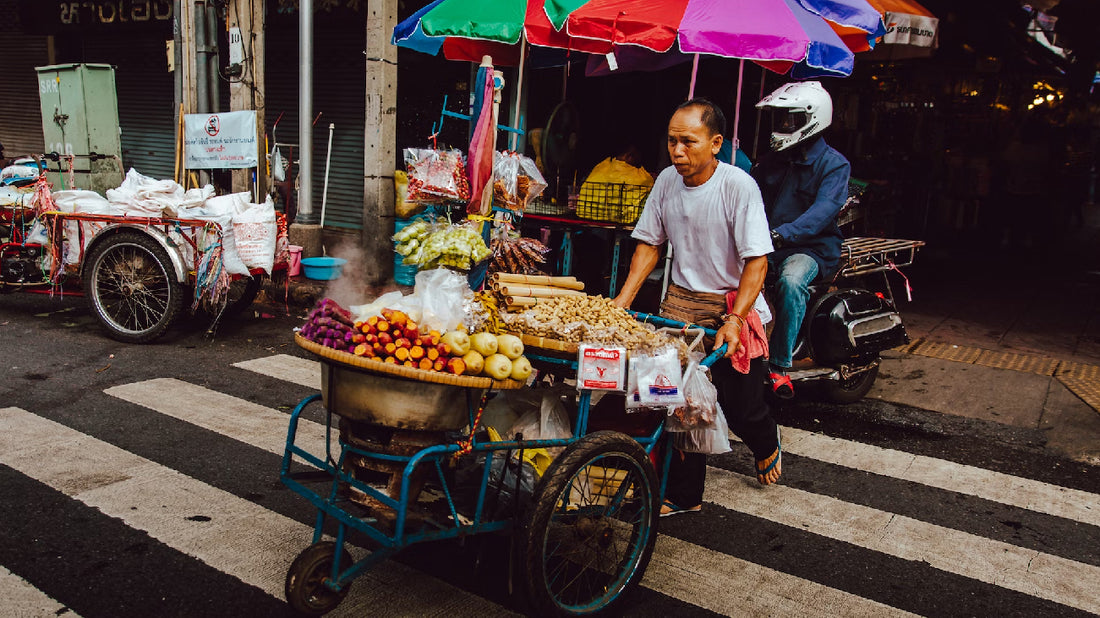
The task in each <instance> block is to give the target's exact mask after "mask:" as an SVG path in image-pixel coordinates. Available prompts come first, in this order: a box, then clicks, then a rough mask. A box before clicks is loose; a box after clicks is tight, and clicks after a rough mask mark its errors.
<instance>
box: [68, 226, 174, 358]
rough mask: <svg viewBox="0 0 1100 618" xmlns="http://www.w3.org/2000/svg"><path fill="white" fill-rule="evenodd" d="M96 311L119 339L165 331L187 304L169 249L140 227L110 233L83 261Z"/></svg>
mask: <svg viewBox="0 0 1100 618" xmlns="http://www.w3.org/2000/svg"><path fill="white" fill-rule="evenodd" d="M84 290H85V294H86V295H87V297H88V304H89V306H90V307H91V309H92V313H94V314H95V316H96V317H97V318H98V319H99V321H100V323H101V324H103V326H104V327H105V328H106V329H107V333H108V334H109V335H110V336H111V337H112V338H114V339H117V340H119V341H123V342H126V343H146V342H148V341H152V340H153V339H156V338H157V337H159V336H161V335H163V334H164V331H166V330H168V326H169V325H170V324H171V323H172V320H174V319H175V318H176V315H177V314H179V311H180V308H181V307H182V306H183V288H182V286H180V283H179V281H177V280H176V273H175V270H174V269H173V268H172V262H171V260H169V259H168V254H167V253H165V251H164V248H163V247H161V246H160V245H159V244H158V243H157V242H156V241H155V240H153V239H152V238H150V237H148V236H146V235H145V234H142V233H141V232H131V231H124V232H119V233H117V234H113V235H111V236H110V237H108V238H105V239H104V240H103V242H102V243H101V244H99V245H97V246H96V247H95V249H93V250H92V252H91V255H90V256H89V257H88V262H87V264H85V266H84Z"/></svg>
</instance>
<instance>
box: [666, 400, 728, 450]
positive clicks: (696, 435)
mask: <svg viewBox="0 0 1100 618" xmlns="http://www.w3.org/2000/svg"><path fill="white" fill-rule="evenodd" d="M715 406H716V408H715V410H716V412H717V415H716V417H715V423H714V427H713V428H711V429H693V430H691V431H678V432H676V433H674V434H672V435H673V438H672V445H673V446H675V447H676V448H677V450H681V451H683V452H685V453H702V454H704V455H721V454H722V453H728V452H730V451H732V450H733V448H732V447H731V446H730V435H729V434H730V428H729V424H728V423H726V414H725V413H724V412H722V406H720V405H717V404H715Z"/></svg>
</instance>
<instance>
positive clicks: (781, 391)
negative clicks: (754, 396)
mask: <svg viewBox="0 0 1100 618" xmlns="http://www.w3.org/2000/svg"><path fill="white" fill-rule="evenodd" d="M768 378H770V379H771V383H772V393H773V394H774V395H775V396H776V397H778V398H780V399H793V398H794V384H792V383H791V377H790V376H788V375H787V374H785V373H769V374H768Z"/></svg>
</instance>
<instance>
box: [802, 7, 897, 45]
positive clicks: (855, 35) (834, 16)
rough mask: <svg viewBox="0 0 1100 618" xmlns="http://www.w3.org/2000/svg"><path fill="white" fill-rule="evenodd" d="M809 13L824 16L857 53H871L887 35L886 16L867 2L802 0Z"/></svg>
mask: <svg viewBox="0 0 1100 618" xmlns="http://www.w3.org/2000/svg"><path fill="white" fill-rule="evenodd" d="M798 1H799V4H801V5H802V6H803V8H805V9H806V10H808V11H810V12H811V13H814V14H816V15H819V16H821V17H822V18H824V19H825V20H826V21H828V22H829V25H830V26H831V27H832V28H833V30H834V31H835V32H836V33H837V34H838V35H840V39H841V40H842V41H844V44H845V45H847V46H848V49H851V50H852V51H853V52H861V51H867V50H869V49H871V48H873V47H874V46H875V41H876V40H877V39H878V38H879V37H881V36H882V35H883V34H886V27H885V26H884V25H883V23H882V13H881V12H880V11H879V10H878V9H876V8H875V7H873V6H871V5H870V4H868V3H867V0H798Z"/></svg>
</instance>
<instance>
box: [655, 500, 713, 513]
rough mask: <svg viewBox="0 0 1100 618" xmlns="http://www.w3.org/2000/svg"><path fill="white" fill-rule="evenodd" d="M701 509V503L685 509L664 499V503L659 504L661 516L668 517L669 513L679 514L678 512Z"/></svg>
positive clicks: (696, 511)
mask: <svg viewBox="0 0 1100 618" xmlns="http://www.w3.org/2000/svg"><path fill="white" fill-rule="evenodd" d="M702 510H703V505H702V504H700V505H698V506H693V507H691V508H689V509H686V508H684V507H681V506H677V505H676V504H674V503H672V502H670V501H668V500H665V503H664V504H662V505H661V517H668V516H669V515H679V514H680V513H698V512H699V511H702Z"/></svg>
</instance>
